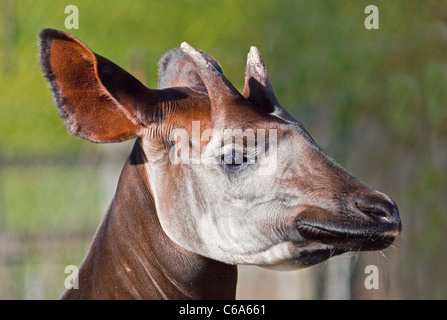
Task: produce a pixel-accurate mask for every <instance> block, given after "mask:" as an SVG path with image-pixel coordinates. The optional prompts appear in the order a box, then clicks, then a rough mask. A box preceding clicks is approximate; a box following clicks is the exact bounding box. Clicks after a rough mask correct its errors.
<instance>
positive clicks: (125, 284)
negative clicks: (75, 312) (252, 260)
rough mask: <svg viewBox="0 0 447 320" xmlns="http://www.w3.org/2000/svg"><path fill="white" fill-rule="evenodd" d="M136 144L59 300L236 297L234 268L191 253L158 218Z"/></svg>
mask: <svg viewBox="0 0 447 320" xmlns="http://www.w3.org/2000/svg"><path fill="white" fill-rule="evenodd" d="M145 161H146V159H145V156H144V152H143V150H142V147H141V143H140V141H139V140H137V141H136V143H135V146H134V148H133V151H132V154H131V156H130V157H129V159H128V160H127V162H126V164H125V166H124V169H123V171H122V173H121V176H120V179H119V182H118V188H117V191H116V194H115V197H114V199H113V201H112V204H111V205H110V208H109V210H108V212H107V214H106V216H105V217H104V219H103V221H102V223H101V225H100V227H99V229H98V230H97V232H96V234H95V237H94V239H93V242H92V244H91V246H90V249H89V252H88V254H87V256H86V258H85V260H84V262H83V264H82V266H81V268H80V270H79V289H68V290H67V291H66V292H65V294H64V295H63V296H62V297H61V298H62V299H70V298H74V299H234V298H235V292H236V282H237V267H236V266H233V265H227V264H224V263H221V262H218V261H214V260H211V259H208V258H205V257H202V256H199V255H197V254H194V253H192V252H189V251H187V250H185V249H183V248H181V247H180V246H178V245H177V244H175V243H174V242H173V241H172V240H170V239H169V238H168V237H167V235H166V234H165V233H164V231H163V229H162V227H161V225H160V222H159V220H158V216H157V212H156V208H155V203H154V199H153V197H152V194H151V186H150V185H149V182H148V179H147V173H146V170H145V168H144V163H145Z"/></svg>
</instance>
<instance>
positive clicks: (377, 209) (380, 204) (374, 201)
mask: <svg viewBox="0 0 447 320" xmlns="http://www.w3.org/2000/svg"><path fill="white" fill-rule="evenodd" d="M354 204H355V207H356V209H358V210H360V211H361V212H362V213H364V214H366V215H367V216H369V217H371V218H376V219H381V220H386V221H388V222H389V223H393V224H399V223H400V217H399V209H398V208H397V205H396V204H395V203H394V202H393V201H392V200H389V199H386V198H384V197H383V196H381V194H380V193H379V194H370V195H361V196H360V197H359V198H358V199H356V201H355V202H354Z"/></svg>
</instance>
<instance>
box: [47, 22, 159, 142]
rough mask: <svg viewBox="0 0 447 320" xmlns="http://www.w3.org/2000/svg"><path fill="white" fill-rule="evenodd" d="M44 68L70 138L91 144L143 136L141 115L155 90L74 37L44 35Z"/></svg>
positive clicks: (50, 31)
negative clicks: (77, 138) (74, 137)
mask: <svg viewBox="0 0 447 320" xmlns="http://www.w3.org/2000/svg"><path fill="white" fill-rule="evenodd" d="M39 51H40V52H39V53H40V56H39V58H40V63H41V67H42V71H43V74H44V76H45V77H46V78H47V80H48V81H49V83H50V89H51V91H52V93H53V97H54V102H55V104H56V106H57V107H58V109H59V114H60V116H61V118H62V119H63V120H64V123H65V126H66V127H67V129H68V131H69V133H70V134H72V135H75V136H78V137H80V138H83V139H86V140H88V141H91V142H98V143H103V142H120V141H124V140H128V139H131V138H134V137H136V136H138V135H139V132H140V131H141V128H142V125H141V124H140V123H141V121H140V120H141V119H140V118H141V116H140V110H141V108H142V107H144V106H145V105H147V104H150V102H151V99H152V97H151V90H150V89H148V88H146V87H145V86H144V85H143V84H142V83H141V82H139V81H138V80H137V79H135V78H134V77H133V76H132V75H130V74H129V73H128V72H126V71H125V70H123V69H122V68H120V67H119V66H117V65H116V64H114V63H113V62H111V61H109V60H107V59H106V58H104V57H101V56H100V55H97V54H95V53H94V52H93V51H91V50H90V49H89V48H88V47H87V46H86V45H85V44H83V43H82V42H81V41H79V40H78V39H77V38H75V37H74V36H72V35H70V34H67V33H65V32H62V31H58V30H53V29H44V30H42V31H41V33H40V39H39Z"/></svg>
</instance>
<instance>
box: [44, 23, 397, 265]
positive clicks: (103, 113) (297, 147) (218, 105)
mask: <svg viewBox="0 0 447 320" xmlns="http://www.w3.org/2000/svg"><path fill="white" fill-rule="evenodd" d="M40 39H41V40H40V48H41V49H40V50H41V52H40V59H41V64H42V68H43V71H44V75H45V76H46V78H47V79H48V81H49V82H50V86H51V90H52V91H53V95H54V99H55V103H56V105H57V106H58V108H59V110H60V116H61V117H62V118H63V120H64V122H65V125H66V127H67V128H68V131H69V133H70V134H72V135H75V136H77V137H80V138H83V139H86V140H88V141H91V142H95V143H109V142H120V141H125V140H129V139H132V138H137V144H138V145H140V146H141V148H142V150H143V152H144V156H145V157H144V161H143V162H144V167H145V174H146V175H147V177H146V178H145V179H147V181H148V188H147V194H150V195H151V196H152V197H153V199H154V203H155V208H156V213H157V217H158V220H159V222H160V225H161V227H162V230H163V231H164V233H165V234H166V235H167V236H168V237H169V238H170V239H171V240H172V241H173V242H174V243H176V244H177V245H179V246H180V247H182V248H184V249H186V250H187V251H189V252H192V253H195V254H197V255H200V256H203V257H206V258H210V259H213V260H217V261H220V262H224V263H227V264H254V265H261V266H267V267H273V268H281V269H291V268H299V267H306V266H310V265H313V264H316V263H319V262H321V261H324V260H326V259H328V258H329V257H331V256H333V255H337V254H341V253H344V252H347V251H352V250H355V251H360V250H378V249H383V248H386V247H388V246H389V245H390V244H391V243H392V242H393V240H394V239H395V237H396V236H397V235H398V234H399V233H400V230H401V222H400V218H399V212H398V209H397V206H396V204H395V203H394V202H393V200H391V199H390V197H388V196H387V195H385V194H383V193H381V192H379V191H375V190H372V189H371V188H369V187H368V186H366V185H365V184H362V183H361V182H359V181H358V180H357V179H356V178H355V177H353V176H352V175H351V174H350V173H349V172H348V171H346V170H345V169H344V168H342V167H341V166H340V165H339V164H337V163H336V162H335V161H334V160H332V159H331V158H330V157H328V156H327V155H326V154H325V153H324V152H323V151H322V150H321V149H320V148H319V147H318V146H317V144H316V143H315V141H314V140H313V139H312V138H311V136H310V134H309V133H308V132H307V131H306V129H305V127H304V126H303V125H302V124H301V123H300V122H299V121H297V120H295V119H294V118H293V117H292V116H291V115H290V114H289V113H288V112H287V111H286V110H285V109H284V108H283V107H281V105H280V104H279V102H278V100H277V98H276V96H275V94H274V92H273V88H272V85H271V83H270V81H269V78H268V75H267V71H266V67H265V64H264V62H263V60H262V58H261V55H260V53H259V50H258V49H257V48H255V47H252V48H251V50H250V52H249V54H248V60H247V68H246V71H245V87H244V89H243V92H242V94H241V93H239V92H238V90H237V89H236V88H235V87H234V86H233V85H232V84H231V83H230V81H229V80H228V79H227V78H226V77H225V76H224V74H223V72H222V69H221V67H220V65H219V63H218V62H217V61H216V60H215V59H213V58H212V57H211V56H209V55H208V54H206V53H204V52H202V51H199V50H196V49H194V48H193V47H191V46H190V45H188V44H186V43H183V44H182V45H181V48H179V49H174V50H171V51H170V52H168V53H167V54H166V55H165V56H164V57H163V58H162V60H161V61H160V63H159V69H160V70H159V86H160V88H159V89H157V90H154V89H149V88H147V87H145V86H144V85H143V84H142V83H140V82H139V81H138V80H136V79H135V78H134V77H133V76H132V75H130V74H129V73H127V72H126V71H125V70H123V69H122V68H120V67H118V66H117V65H115V64H114V63H112V62H111V61H109V60H107V59H105V58H103V57H102V56H100V55H97V54H95V53H94V52H93V51H91V50H90V49H89V48H88V47H87V46H86V45H85V44H83V43H82V42H81V41H79V40H78V39H76V38H75V37H73V36H72V35H69V34H66V33H63V32H60V31H56V30H50V29H46V30H43V31H42V32H41V35H40ZM128 201H129V203H130V202H132V201H137V200H135V199H133V198H130V199H128Z"/></svg>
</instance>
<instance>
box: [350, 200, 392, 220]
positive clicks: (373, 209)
mask: <svg viewBox="0 0 447 320" xmlns="http://www.w3.org/2000/svg"><path fill="white" fill-rule="evenodd" d="M355 206H356V207H357V208H358V209H359V210H360V211H362V212H363V213H366V214H367V215H371V216H376V217H380V218H386V217H388V216H390V213H388V212H387V211H386V210H384V209H383V208H381V207H377V206H374V205H370V206H364V205H360V204H359V203H358V202H356V203H355Z"/></svg>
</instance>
